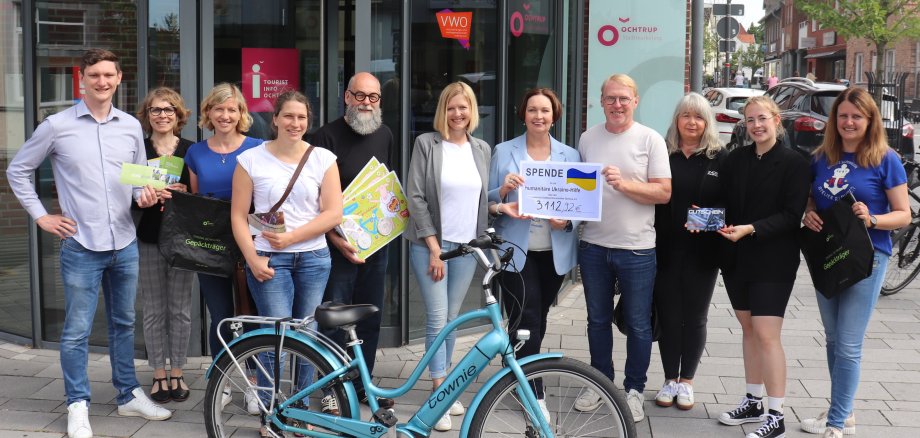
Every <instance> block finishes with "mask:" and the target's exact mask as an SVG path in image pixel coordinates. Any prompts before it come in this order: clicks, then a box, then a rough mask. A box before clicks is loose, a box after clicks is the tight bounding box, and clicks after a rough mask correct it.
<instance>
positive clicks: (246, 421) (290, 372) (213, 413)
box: [203, 335, 351, 438]
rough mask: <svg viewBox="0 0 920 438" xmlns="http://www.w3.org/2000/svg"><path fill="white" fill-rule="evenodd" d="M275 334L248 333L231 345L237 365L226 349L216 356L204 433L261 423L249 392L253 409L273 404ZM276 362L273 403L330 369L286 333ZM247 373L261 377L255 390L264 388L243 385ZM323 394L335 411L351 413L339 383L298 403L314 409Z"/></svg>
mask: <svg viewBox="0 0 920 438" xmlns="http://www.w3.org/2000/svg"><path fill="white" fill-rule="evenodd" d="M279 337H280V336H278V335H261V336H254V337H252V338H249V339H244V340H242V341H240V342H239V343H237V344H235V345H233V346H232V347H231V349H230V351H231V352H232V353H233V356H235V357H236V359H237V363H239V367H237V365H236V363H234V362H233V360H231V358H230V355H228V354H224V355H222V356H221V357H220V360H218V361H217V364H216V365H215V367H214V369H213V370H212V371H211V377H210V378H209V379H208V386H207V390H206V391H205V396H204V402H203V403H204V420H205V429H206V430H207V432H208V437H211V438H222V437H229V436H258V433H259V432H258V431H259V428H260V427H261V426H262V423H261V415H260V413H258V412H257V413H256V414H255V415H253V413H252V410H251V404H250V403H251V401H252V400H254V399H253V397H259V395H261V399H262V400H263V403H262V404H261V405H260V408H259V409H258V411H261V412H263V413H264V411H265V410H269V411H271V410H273V409H274V406H271V401H270V400H271V386H272V384H271V382H272V381H273V379H274V376H273V373H274V372H273V371H272V370H273V369H274V365H273V364H274V354H275V345H277V342H278V339H279ZM280 365H281V373H280V376H281V378H280V381H281V383H280V384H279V385H278V390H279V392H280V393H281V395H280V396H279V397H280V399H279V398H276V399H275V402H274V403H275V405H277V404H278V403H281V402H283V401H284V400H287V399H288V398H289V397H290V396H291V395H293V394H295V393H297V392H298V391H299V390H300V389H301V388H303V387H305V386H308V385H309V384H311V383H312V382H315V381H316V380H317V379H319V378H320V377H321V376H325V375H327V374H328V373H330V372H332V370H333V367H332V366H331V365H330V364H329V363H328V362H327V361H326V360H325V359H323V357H322V356H321V355H320V354H319V353H317V352H316V350H314V349H313V348H312V347H310V346H308V345H305V344H303V343H301V342H298V341H296V340H294V339H292V338H285V339H284V347H283V348H282V352H281V360H280ZM240 369H242V372H240ZM253 377H261V378H257V379H256V381H257V382H259V386H260V389H266V390H264V391H263V390H259V391H251V390H249V387H250V383H249V382H250V379H251V378H253ZM225 390H229V391H230V392H229V394H230V396H229V398H228V397H226V396H225V395H224V394H225ZM326 395H331V396H332V397H333V400H334V401H335V402H336V404H337V405H338V409H339V412H340V414H339V415H341V416H343V417H351V410H350V408H349V406H350V405H349V403H348V400H347V398H346V396H345V391H344V388H342V386H341V385H336V386H335V387H333V388H332V389H331V390H329V393H328V394H326V393H324V392H323V391H322V390H318V391H315V393H313V394H309V396H308V397H305V398H304V399H303V400H302V404H303V406H305V407H307V408H309V409H314V410H320V409H321V406H322V399H323V397H324V396H326ZM266 400H267V401H266ZM257 404H258V402H257ZM289 424H290V423H289ZM238 432H239V433H238ZM241 434H242V435H241ZM279 436H280V434H279Z"/></svg>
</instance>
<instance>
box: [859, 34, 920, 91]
mask: <svg viewBox="0 0 920 438" xmlns="http://www.w3.org/2000/svg"><path fill="white" fill-rule="evenodd" d="M892 49H894V52H895V54H894V60H895V71H897V72H911V73H912V74H911V75H910V76H908V77H907V83H906V88H905V92H904V96H906V97H907V98H916V97H918V96H920V89H918V87H917V70H918V67H917V65H918V63H920V60H918V59H917V52H916V50H917V40H914V39H902V40H901V41H898V42H897V43H895V44H889V45H888V46H887V47H886V48H885V51H888V50H892ZM875 51H876V50H875V44H872V43H871V42H869V41H868V40H866V39H863V38H851V39H849V40H847V78H848V79H849V80H850V81H852V82H855V83H865V82H866V75H865V72H874V70H873V69H872V54H873V53H875ZM857 53H862V55H863V63H862V71H863V75H862V77H859V78H857V77H856V54H857ZM884 62H885V56H884V54H879V55H878V64H879V65H883V64H884Z"/></svg>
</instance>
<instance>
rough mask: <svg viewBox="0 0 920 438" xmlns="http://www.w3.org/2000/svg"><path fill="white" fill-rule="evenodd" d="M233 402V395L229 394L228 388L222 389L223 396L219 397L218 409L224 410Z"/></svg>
mask: <svg viewBox="0 0 920 438" xmlns="http://www.w3.org/2000/svg"><path fill="white" fill-rule="evenodd" d="M232 401H233V394H231V393H230V387H229V386H226V387H224V391H223V394H222V395H221V396H220V409H221V410H224V409H225V408H226V407H227V405H229V404H230V402H232Z"/></svg>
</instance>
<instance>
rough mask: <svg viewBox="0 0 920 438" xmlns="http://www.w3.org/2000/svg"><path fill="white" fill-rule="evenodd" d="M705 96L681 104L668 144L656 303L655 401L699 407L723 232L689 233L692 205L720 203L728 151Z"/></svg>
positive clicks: (659, 212)
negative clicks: (699, 373)
mask: <svg viewBox="0 0 920 438" xmlns="http://www.w3.org/2000/svg"><path fill="white" fill-rule="evenodd" d="M715 122H716V121H715V117H714V116H713V114H712V109H711V106H710V105H709V101H707V100H706V99H705V98H704V97H703V96H701V95H699V94H697V93H688V94H687V95H685V96H684V97H683V98H681V99H680V101H679V102H678V103H677V108H676V109H675V110H674V116H673V118H672V119H671V126H670V128H668V132H667V136H666V137H665V142H666V143H667V145H668V152H669V157H668V161H669V163H670V166H671V178H672V179H671V200H670V201H669V202H668V203H667V204H658V205H656V206H655V234H656V242H655V250H656V251H655V252H656V255H657V269H658V273H657V276H656V280H655V295H654V297H655V307H656V309H657V310H658V321H660V325H661V337H660V338H659V339H658V350H659V351H660V352H661V365H662V367H663V368H664V378H665V382H664V385H663V386H662V388H661V390H660V391H658V395H657V396H656V397H655V403H656V404H657V405H658V406H662V407H669V406H672V405H673V404H674V401H675V399H676V400H677V407H678V408H680V409H684V410H688V409H691V408H693V404H694V397H693V377H694V375H695V374H696V367H697V365H698V364H699V362H700V357H701V356H702V355H703V348H704V347H705V346H706V322H707V315H708V313H709V303H710V301H711V300H712V291H713V289H714V288H715V285H716V277H717V276H718V273H719V264H718V261H719V257H718V250H719V248H718V243H719V241H718V235H716V234H715V233H711V232H709V233H706V232H702V233H700V232H690V231H688V230H687V226H686V224H687V210H688V209H689V208H692V207H718V206H720V205H721V202H722V199H721V185H720V182H721V181H720V180H719V167H720V166H721V164H722V162H723V161H725V158H726V157H727V156H728V153H727V152H726V151H725V149H723V148H722V144H721V143H719V132H718V130H717V129H716V123H715Z"/></svg>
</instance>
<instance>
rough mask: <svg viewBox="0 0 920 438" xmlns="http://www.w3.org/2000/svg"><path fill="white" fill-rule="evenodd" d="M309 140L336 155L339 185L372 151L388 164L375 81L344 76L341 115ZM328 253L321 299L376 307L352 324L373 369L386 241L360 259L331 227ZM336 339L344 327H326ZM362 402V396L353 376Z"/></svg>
mask: <svg viewBox="0 0 920 438" xmlns="http://www.w3.org/2000/svg"><path fill="white" fill-rule="evenodd" d="M310 143H311V144H313V145H316V146H319V147H323V148H326V149H329V150H330V151H332V152H333V153H334V154H335V155H336V162H337V163H338V165H339V176H340V178H341V180H342V188H343V189H344V188H346V187H348V185H349V184H351V182H352V180H354V179H355V177H356V176H357V175H358V173H359V172H360V171H361V169H362V168H363V167H364V165H365V164H367V162H368V161H369V160H370V159H371V158H372V157H373V158H376V159H377V161H379V162H381V163H383V164H385V165H386V166H387V168H388V169H390V170H393V156H394V154H395V148H396V144H395V141H394V140H393V133H392V132H390V129H389V128H387V127H386V125H384V124H383V123H382V117H381V111H380V81H378V80H377V78H375V77H374V75H372V74H370V73H366V72H361V73H357V74H355V75H354V76H352V78H351V80H349V81H348V88H347V89H346V90H345V116H344V117H341V118H339V119H336V120H334V121H332V122H329V123H327V124H325V125H323V127H321V128H320V129H318V130H317V131H316V133H315V134H313V137H312V139H311V141H310ZM326 240H327V241H328V242H329V247H330V250H329V252H330V254H331V256H332V272H330V274H329V282H328V283H326V293H325V295H324V297H323V301H332V302H335V303H342V304H373V305H375V306H377V308H379V309H380V312H379V313H377V314H376V315H375V316H373V317H371V318H367V319H365V320H363V321H361V322H360V323H358V326H357V332H358V337H359V338H360V339H362V340H363V341H364V343H363V344H362V345H361V351H362V353H363V354H364V360H365V362H367V368H368V371H370V372H371V373H372V374H373V371H374V358H375V357H376V355H377V343H378V340H379V339H380V322H381V315H382V313H383V299H384V292H385V290H384V289H385V288H384V286H385V284H386V281H385V279H386V271H387V252H388V250H389V248H388V247H384V248H381V249H380V250H379V251H377V252H376V253H374V254H373V255H372V256H370V257H368V258H366V259H361V258H359V257H358V255H357V249H355V247H353V246H352V245H350V244H349V243H348V241H347V240H345V239H344V238H343V237H342V236H340V235H339V234H338V233H336V231H335V230H333V231H330V232H328V233H326ZM329 335H331V336H332V337H333V339H335V340H336V341H338V342H339V343H340V344H342V343H343V340H344V333H343V332H342V331H341V330H336V331H335V333H329ZM356 385H357V386H358V388H357V389H358V391H359V396H360V397H361V401H362V402H366V400H367V396H366V395H365V394H364V391H363V388H361V382H360V381H358V382H356ZM378 402H379V403H380V407H381V408H385V409H389V408H391V407H393V400H391V399H384V398H380V399H378ZM322 405H323V412H326V413H332V414H338V406H334V405H335V399H334V398H333V397H324V398H323V403H322Z"/></svg>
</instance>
